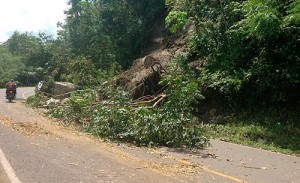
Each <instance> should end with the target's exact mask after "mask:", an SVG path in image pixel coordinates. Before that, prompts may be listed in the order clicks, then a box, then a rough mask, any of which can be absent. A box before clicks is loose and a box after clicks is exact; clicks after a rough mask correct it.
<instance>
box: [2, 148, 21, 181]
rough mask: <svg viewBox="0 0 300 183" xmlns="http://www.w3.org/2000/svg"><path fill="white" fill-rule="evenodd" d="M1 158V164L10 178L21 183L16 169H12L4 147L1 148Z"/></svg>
mask: <svg viewBox="0 0 300 183" xmlns="http://www.w3.org/2000/svg"><path fill="white" fill-rule="evenodd" d="M0 159H1V164H2V166H3V168H4V170H5V172H6V174H7V176H8V178H9V180H10V182H11V183H21V181H20V180H19V178H18V177H17V176H16V174H15V172H14V170H13V169H12V167H11V165H10V164H9V162H8V161H7V159H6V157H5V155H4V153H3V151H2V149H0Z"/></svg>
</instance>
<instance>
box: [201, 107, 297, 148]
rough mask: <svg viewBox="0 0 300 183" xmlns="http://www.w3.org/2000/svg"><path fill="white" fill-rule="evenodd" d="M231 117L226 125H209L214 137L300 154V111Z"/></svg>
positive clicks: (207, 131)
mask: <svg viewBox="0 0 300 183" xmlns="http://www.w3.org/2000/svg"><path fill="white" fill-rule="evenodd" d="M237 114H238V115H231V116H230V119H229V120H228V123H227V124H224V125H218V124H207V125H205V126H204V128H205V134H206V135H208V136H210V137H212V138H218V139H222V140H224V141H230V142H235V143H241V144H244V145H250V146H253V147H260V148H263V149H267V150H272V151H277V152H283V153H288V154H299V153H300V146H299V144H300V130H299V129H300V126H299V123H298V121H299V111H297V110H296V111H295V112H287V111H285V110H282V109H274V108H272V109H271V110H270V109H266V108H265V109H254V110H253V111H247V112H241V111H239V112H238V113H237Z"/></svg>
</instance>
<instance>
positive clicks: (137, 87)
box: [116, 14, 193, 99]
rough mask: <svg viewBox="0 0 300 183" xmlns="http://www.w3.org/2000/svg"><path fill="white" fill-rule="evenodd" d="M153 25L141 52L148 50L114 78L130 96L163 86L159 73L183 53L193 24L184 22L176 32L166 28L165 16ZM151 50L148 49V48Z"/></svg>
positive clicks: (152, 92)
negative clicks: (182, 27)
mask: <svg viewBox="0 0 300 183" xmlns="http://www.w3.org/2000/svg"><path fill="white" fill-rule="evenodd" d="M166 15H167V14H162V16H161V17H160V19H158V20H157V22H156V23H155V24H154V25H153V29H152V31H153V32H152V33H151V35H153V36H152V37H151V38H152V39H153V40H152V43H155V44H150V45H149V48H146V49H145V51H144V53H149V52H150V53H149V54H147V55H145V56H143V57H141V58H139V59H136V60H135V61H134V63H133V65H132V67H131V68H130V69H129V70H127V71H125V72H123V73H122V74H121V75H120V76H119V77H118V79H117V82H116V84H117V85H118V86H122V87H124V88H125V89H126V90H128V91H131V96H132V98H133V99H137V98H140V97H142V96H146V95H157V94H159V92H160V91H161V90H162V88H163V86H161V85H159V81H160V80H161V76H162V74H163V73H166V72H168V65H169V63H170V61H171V60H172V59H173V58H174V56H175V55H177V54H180V53H185V52H186V48H187V47H186V40H187V37H188V35H189V34H190V33H191V32H192V30H193V26H192V25H188V26H187V27H185V28H184V29H183V30H182V31H181V32H179V33H177V34H170V33H168V32H167V31H166V25H165V21H164V20H165V17H166ZM150 50H151V51H150Z"/></svg>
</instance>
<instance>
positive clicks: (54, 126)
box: [0, 88, 300, 183]
mask: <svg viewBox="0 0 300 183" xmlns="http://www.w3.org/2000/svg"><path fill="white" fill-rule="evenodd" d="M33 93H34V92H33V88H19V89H18V95H17V99H16V100H15V101H14V103H8V102H7V101H6V100H5V98H4V90H0V160H1V165H0V183H6V182H7V183H9V182H12V183H19V182H22V183H63V182H67V183H75V182H78V183H98V182H118V183H119V182H130V183H131V182H162V183H165V182H172V183H173V182H204V183H206V182H217V183H219V182H220V183H221V182H255V183H256V182H290V183H292V182H295V183H296V182H300V158H299V157H295V156H287V155H282V154H279V153H274V152H269V151H264V150H259V149H254V148H249V147H244V146H240V145H236V144H231V143H226V142H221V141H212V147H209V148H207V149H204V150H183V149H170V148H140V147H134V146H130V145H126V144H115V143H108V142H103V141H101V140H100V139H97V138H94V137H91V136H88V135H86V134H83V133H80V132H78V131H76V130H75V129H74V127H64V126H62V125H60V124H59V122H57V121H55V120H53V119H50V118H47V117H45V116H43V115H42V114H41V113H40V112H39V111H37V110H33V109H30V108H28V107H26V106H25V105H24V104H23V102H24V101H25V98H27V97H28V96H30V95H32V94H33Z"/></svg>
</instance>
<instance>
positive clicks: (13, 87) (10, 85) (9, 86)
mask: <svg viewBox="0 0 300 183" xmlns="http://www.w3.org/2000/svg"><path fill="white" fill-rule="evenodd" d="M5 88H6V95H7V94H8V93H9V91H13V93H14V95H15V96H16V94H17V85H16V84H15V83H14V80H13V79H11V80H10V81H9V82H8V83H6V85H5Z"/></svg>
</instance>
